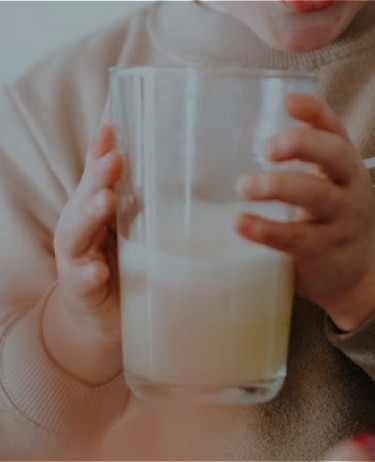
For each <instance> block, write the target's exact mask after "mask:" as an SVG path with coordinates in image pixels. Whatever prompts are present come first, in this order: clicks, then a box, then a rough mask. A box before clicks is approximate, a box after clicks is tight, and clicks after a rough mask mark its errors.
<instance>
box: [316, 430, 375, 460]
mask: <svg viewBox="0 0 375 462" xmlns="http://www.w3.org/2000/svg"><path fill="white" fill-rule="evenodd" d="M324 460H325V461H358V462H359V461H366V462H373V461H375V435H371V434H367V433H365V434H361V435H358V436H357V437H355V438H353V439H351V440H347V441H344V442H342V443H339V444H338V445H337V446H335V447H334V448H333V449H332V450H330V451H329V452H328V453H327V454H326V456H325V458H324Z"/></svg>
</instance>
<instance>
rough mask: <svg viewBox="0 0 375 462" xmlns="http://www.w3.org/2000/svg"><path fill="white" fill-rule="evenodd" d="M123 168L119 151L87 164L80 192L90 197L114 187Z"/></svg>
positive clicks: (79, 188)
mask: <svg viewBox="0 0 375 462" xmlns="http://www.w3.org/2000/svg"><path fill="white" fill-rule="evenodd" d="M122 169H123V161H122V159H121V157H120V155H119V154H118V153H116V152H110V153H108V154H105V155H104V156H103V157H101V158H100V159H97V160H96V161H95V162H93V163H92V164H89V165H87V167H86V169H85V171H84V174H83V177H82V180H81V183H80V185H79V187H78V194H81V195H82V196H86V197H89V196H92V195H93V194H95V193H97V192H98V191H99V190H101V189H103V188H114V187H115V185H116V183H117V182H118V181H119V179H120V177H121V174H122Z"/></svg>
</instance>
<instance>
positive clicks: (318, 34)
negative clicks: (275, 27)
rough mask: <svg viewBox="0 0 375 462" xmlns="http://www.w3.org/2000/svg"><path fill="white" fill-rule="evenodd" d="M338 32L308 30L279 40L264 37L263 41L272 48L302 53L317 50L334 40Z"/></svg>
mask: <svg viewBox="0 0 375 462" xmlns="http://www.w3.org/2000/svg"><path fill="white" fill-rule="evenodd" d="M339 35H340V34H339V33H337V34H333V33H332V31H328V32H327V30H323V31H314V32H310V31H308V30H305V31H303V33H301V34H300V33H294V34H290V35H289V36H283V37H282V39H280V40H275V39H273V38H269V39H268V40H267V38H265V41H266V42H267V43H268V45H270V46H271V47H272V48H275V49H277V50H279V51H283V52H285V53H304V52H309V51H314V50H319V49H320V48H323V47H324V46H326V45H328V44H330V43H332V42H334V41H335V40H336V39H337V38H338V36H339Z"/></svg>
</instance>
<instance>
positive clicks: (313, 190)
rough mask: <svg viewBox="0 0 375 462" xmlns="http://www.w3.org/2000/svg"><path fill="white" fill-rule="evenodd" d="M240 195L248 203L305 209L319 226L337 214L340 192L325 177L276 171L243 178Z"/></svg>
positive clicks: (239, 187) (238, 188)
mask: <svg viewBox="0 0 375 462" xmlns="http://www.w3.org/2000/svg"><path fill="white" fill-rule="evenodd" d="M236 186H237V192H238V194H239V195H240V196H241V197H242V198H243V199H245V200H250V201H251V200H257V201H258V200H264V201H273V200H276V201H281V202H285V203H287V204H291V205H295V206H299V207H303V208H305V209H307V210H308V211H309V215H311V217H312V218H313V219H314V220H315V221H319V222H323V221H329V220H332V218H333V217H334V216H335V215H336V211H337V210H338V191H337V188H336V187H335V186H334V185H333V184H331V183H330V182H329V181H328V180H327V179H325V178H324V177H319V176H317V175H309V174H307V173H303V172H293V171H283V172H280V171H273V172H264V173H258V174H253V175H248V176H245V177H242V178H240V179H239V180H238V182H237V185H236Z"/></svg>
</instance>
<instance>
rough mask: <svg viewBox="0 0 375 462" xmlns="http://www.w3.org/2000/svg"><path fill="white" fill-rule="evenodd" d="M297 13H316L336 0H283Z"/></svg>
mask: <svg viewBox="0 0 375 462" xmlns="http://www.w3.org/2000/svg"><path fill="white" fill-rule="evenodd" d="M282 1H283V3H284V4H285V5H286V6H287V7H288V8H289V9H290V10H292V11H293V12H295V13H315V12H317V11H322V10H325V9H326V8H328V7H329V6H331V5H332V4H333V3H334V2H335V0H282Z"/></svg>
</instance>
